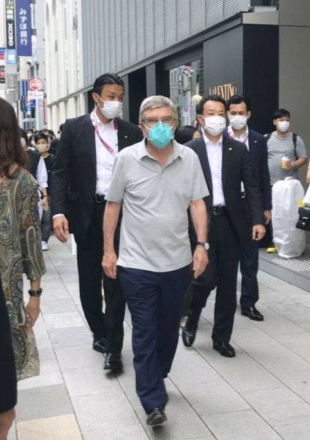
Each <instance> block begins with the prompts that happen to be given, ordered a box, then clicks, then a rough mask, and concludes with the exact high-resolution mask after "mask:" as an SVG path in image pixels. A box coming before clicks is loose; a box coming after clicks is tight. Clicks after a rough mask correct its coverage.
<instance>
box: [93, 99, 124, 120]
mask: <svg viewBox="0 0 310 440" xmlns="http://www.w3.org/2000/svg"><path fill="white" fill-rule="evenodd" d="M97 96H98V98H99V99H100V101H101V102H102V103H103V107H100V105H98V104H97V105H98V107H99V109H100V111H101V113H102V114H103V116H104V117H105V118H107V119H114V118H117V117H118V116H119V115H120V113H121V111H122V110H123V103H122V102H120V101H103V99H101V98H100V96H99V95H97Z"/></svg>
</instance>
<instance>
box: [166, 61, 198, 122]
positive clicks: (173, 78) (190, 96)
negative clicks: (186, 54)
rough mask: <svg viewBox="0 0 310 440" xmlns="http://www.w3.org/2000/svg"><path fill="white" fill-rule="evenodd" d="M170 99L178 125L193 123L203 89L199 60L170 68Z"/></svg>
mask: <svg viewBox="0 0 310 440" xmlns="http://www.w3.org/2000/svg"><path fill="white" fill-rule="evenodd" d="M169 77H170V99H171V100H172V101H173V103H174V104H175V105H176V106H177V109H178V120H179V121H178V122H179V126H180V127H181V126H182V125H194V123H195V120H196V104H197V103H198V102H199V101H200V99H201V93H202V92H201V91H202V90H203V71H202V62H201V60H197V61H193V62H192V63H187V64H183V65H182V66H179V67H176V68H174V69H171V70H170V75H169Z"/></svg>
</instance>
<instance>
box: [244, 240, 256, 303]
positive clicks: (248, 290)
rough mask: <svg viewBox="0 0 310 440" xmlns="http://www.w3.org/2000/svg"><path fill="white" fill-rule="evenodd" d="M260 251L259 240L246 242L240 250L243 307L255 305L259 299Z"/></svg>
mask: <svg viewBox="0 0 310 440" xmlns="http://www.w3.org/2000/svg"><path fill="white" fill-rule="evenodd" d="M258 251H259V241H255V240H251V241H249V242H248V243H244V244H242V246H241V250H240V271H241V275H242V281H241V297H240V305H241V307H253V306H254V305H255V303H256V302H257V301H258V282H257V272H258Z"/></svg>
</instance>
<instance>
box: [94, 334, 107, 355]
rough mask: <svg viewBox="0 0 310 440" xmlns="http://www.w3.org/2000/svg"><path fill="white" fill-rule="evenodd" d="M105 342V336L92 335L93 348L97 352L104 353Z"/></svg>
mask: <svg viewBox="0 0 310 440" xmlns="http://www.w3.org/2000/svg"><path fill="white" fill-rule="evenodd" d="M105 343H106V339H105V338H103V337H101V338H97V337H96V336H94V342H93V350H95V351H99V353H105Z"/></svg>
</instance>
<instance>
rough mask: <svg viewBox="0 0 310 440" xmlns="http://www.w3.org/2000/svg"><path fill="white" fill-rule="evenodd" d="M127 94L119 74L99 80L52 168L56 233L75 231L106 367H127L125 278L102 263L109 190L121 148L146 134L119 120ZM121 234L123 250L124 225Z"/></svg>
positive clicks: (84, 295)
mask: <svg viewBox="0 0 310 440" xmlns="http://www.w3.org/2000/svg"><path fill="white" fill-rule="evenodd" d="M123 96H124V83H123V80H122V79H121V78H120V77H119V76H118V75H116V74H108V73H107V74H104V75H101V76H100V77H99V78H97V79H96V81H95V83H94V87H93V93H92V98H93V100H94V102H95V108H94V110H93V111H92V112H91V113H90V114H87V115H84V116H81V117H78V118H74V119H68V120H67V121H66V123H65V124H64V126H63V131H62V135H61V138H60V145H59V147H58V151H57V155H56V158H55V162H54V166H53V171H52V182H53V184H52V188H51V199H52V201H53V203H52V207H53V208H52V212H53V227H54V232H55V235H56V236H57V238H58V239H59V240H60V241H61V242H65V241H66V240H67V238H66V234H67V232H69V230H70V232H71V233H72V234H73V235H74V238H75V241H76V244H77V262H78V272H79V285H80V297H81V303H82V307H83V310H84V314H85V317H86V320H87V322H88V324H89V327H90V329H91V331H92V332H93V336H94V341H93V349H94V350H96V351H99V352H101V353H104V352H105V353H106V359H105V364H104V368H105V369H106V370H120V369H121V368H122V360H121V350H122V346H123V336H124V330H123V319H124V312H125V301H124V298H123V293H122V289H121V286H120V282H119V280H118V279H116V280H114V279H112V278H108V277H107V276H105V275H103V271H102V267H101V260H102V253H103V214H104V209H105V205H106V200H105V194H106V193H107V191H108V188H109V185H110V181H111V177H112V170H113V165H114V160H115V157H116V155H117V153H118V151H120V150H122V149H123V148H125V147H127V146H129V145H132V144H135V143H137V142H139V141H141V140H142V138H143V135H142V132H141V130H140V129H139V128H138V127H137V126H135V125H134V124H131V123H130V122H126V121H123V120H122V119H120V118H119V115H120V113H121V110H122V101H123ZM67 219H68V220H67ZM115 237H116V238H115V240H116V241H115V246H116V249H117V250H118V241H119V228H118V230H117V231H116V234H115ZM102 281H103V288H104V294H105V303H106V310H105V313H103V311H102Z"/></svg>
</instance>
